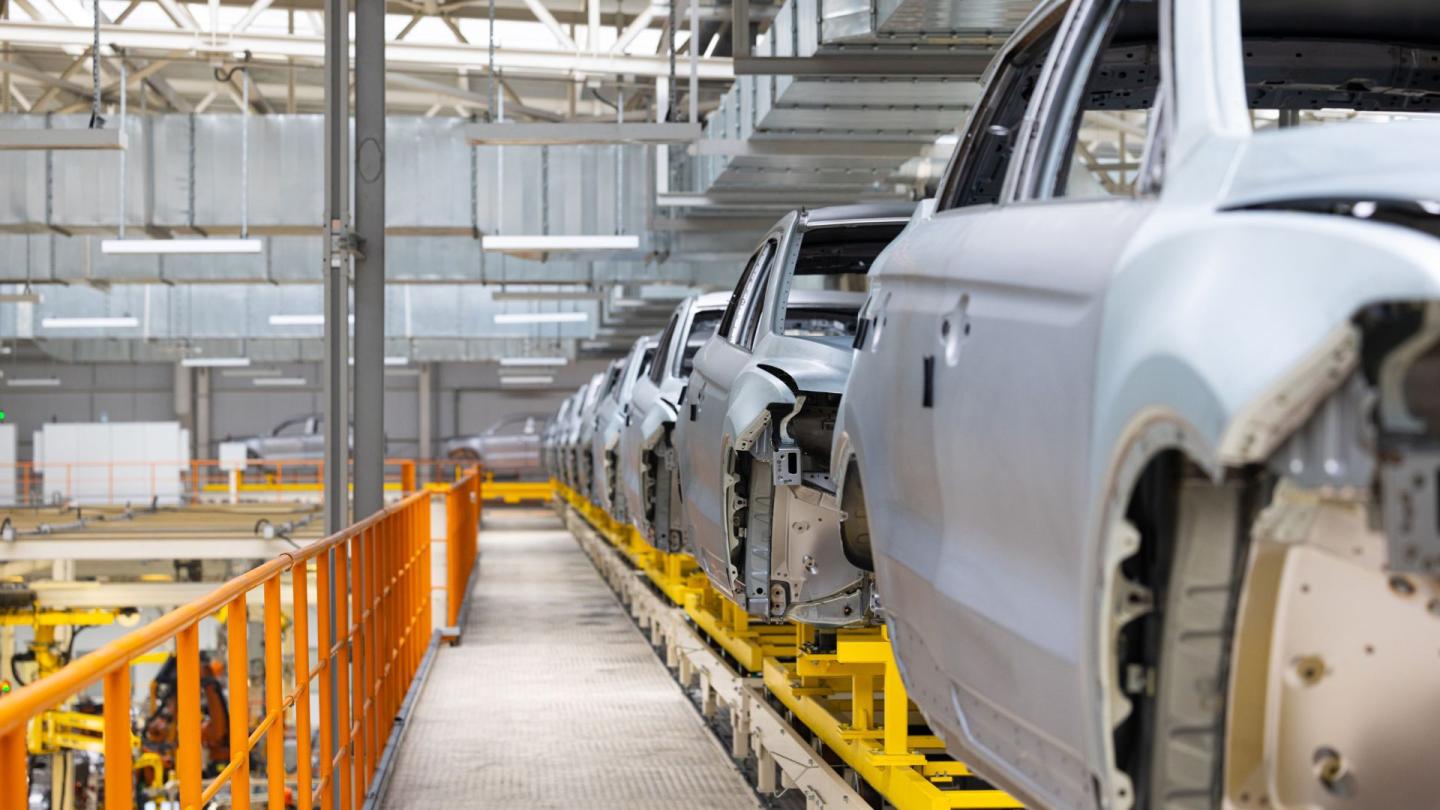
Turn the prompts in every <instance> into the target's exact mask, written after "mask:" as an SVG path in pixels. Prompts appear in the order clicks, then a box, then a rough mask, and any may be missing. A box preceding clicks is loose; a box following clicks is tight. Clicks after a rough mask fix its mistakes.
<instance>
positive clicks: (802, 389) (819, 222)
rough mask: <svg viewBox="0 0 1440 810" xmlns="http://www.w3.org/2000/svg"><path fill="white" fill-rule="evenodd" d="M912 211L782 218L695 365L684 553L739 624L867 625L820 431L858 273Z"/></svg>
mask: <svg viewBox="0 0 1440 810" xmlns="http://www.w3.org/2000/svg"><path fill="white" fill-rule="evenodd" d="M910 210H911V206H908V205H900V206H897V205H888V206H875V205H872V206H849V207H842V208H826V209H820V210H818V211H798V212H794V213H791V214H788V215H787V216H785V217H784V218H783V219H781V220H780V222H779V223H777V224H776V225H775V227H774V228H773V229H772V230H771V231H770V233H769V234H768V235H767V236H766V237H765V239H764V240H763V241H762V242H761V243H760V247H759V248H758V249H757V250H756V251H755V254H754V255H753V256H752V257H751V259H750V261H749V264H748V265H747V266H746V268H745V271H744V273H742V274H741V276H740V280H739V283H738V284H737V286H736V288H735V291H734V293H733V294H732V295H731V297H730V301H729V303H728V305H727V306H726V309H725V312H724V315H723V316H722V317H721V319H720V323H719V325H718V326H717V330H716V333H715V336H714V337H712V338H710V340H709V341H707V342H706V343H705V345H704V346H703V347H702V348H701V349H700V351H699V353H697V354H696V355H695V367H694V371H693V373H692V374H691V375H690V379H689V381H688V382H687V384H686V388H685V393H684V395H683V396H682V397H681V400H680V406H681V411H682V412H681V415H680V418H679V421H678V423H677V429H676V448H677V450H678V453H679V470H680V496H681V502H682V504H683V508H684V515H685V541H686V543H687V545H688V547H689V550H690V552H691V554H692V555H693V556H694V557H695V559H696V560H697V561H698V562H699V563H700V566H701V567H702V568H703V569H704V570H705V573H706V574H707V575H708V576H709V578H710V581H711V582H712V583H713V584H714V585H715V587H716V588H717V589H719V591H720V593H722V594H724V595H725V596H726V597H727V598H729V599H732V600H734V601H735V602H736V603H738V604H739V605H741V606H742V607H744V608H745V610H746V611H747V612H749V613H750V614H751V615H752V616H756V617H760V618H763V619H768V620H780V619H786V618H789V619H795V620H798V621H804V622H808V623H811V624H820V625H832V626H833V625H853V624H862V623H865V622H867V621H869V620H870V617H871V604H870V587H869V586H870V575H869V572H866V571H863V570H861V569H859V568H858V567H857V566H856V565H855V563H854V561H853V560H851V559H850V557H849V554H848V553H847V551H846V550H845V549H844V548H843V547H842V543H841V538H840V513H839V511H838V509H837V507H836V499H835V493H834V487H833V485H832V484H831V480H830V476H829V469H830V465H829V460H830V445H831V432H832V430H833V429H834V424H835V413H836V408H837V407H838V405H839V399H840V397H839V395H840V393H841V392H842V391H843V390H844V387H845V380H846V378H847V377H848V376H849V373H850V362H851V356H852V354H853V352H852V349H851V342H852V340H853V339H854V332H855V323H856V321H855V317H856V314H857V311H858V310H859V308H860V306H861V304H862V303H863V301H864V300H865V294H864V292H862V290H863V289H864V286H865V278H866V275H865V274H866V273H867V272H868V271H869V269H870V265H871V263H872V262H873V261H874V260H875V257H876V256H877V255H879V253H880V251H881V250H883V249H884V247H885V246H886V245H887V244H889V243H890V240H891V239H893V238H894V237H895V235H896V234H897V233H899V231H900V229H901V228H902V227H903V226H904V223H905V217H906V216H908V214H909V212H910Z"/></svg>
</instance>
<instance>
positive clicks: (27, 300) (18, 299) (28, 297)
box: [0, 292, 40, 304]
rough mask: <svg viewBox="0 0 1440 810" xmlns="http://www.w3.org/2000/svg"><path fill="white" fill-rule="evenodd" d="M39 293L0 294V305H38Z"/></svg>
mask: <svg viewBox="0 0 1440 810" xmlns="http://www.w3.org/2000/svg"><path fill="white" fill-rule="evenodd" d="M38 303H40V293H34V292H22V293H0V304H38Z"/></svg>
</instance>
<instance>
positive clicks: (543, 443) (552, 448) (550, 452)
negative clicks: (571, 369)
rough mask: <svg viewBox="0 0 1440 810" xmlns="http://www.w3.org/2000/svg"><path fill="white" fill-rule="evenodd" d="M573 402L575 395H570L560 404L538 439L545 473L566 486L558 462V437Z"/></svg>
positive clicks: (567, 418)
mask: <svg viewBox="0 0 1440 810" xmlns="http://www.w3.org/2000/svg"><path fill="white" fill-rule="evenodd" d="M574 401H575V395H574V394H571V395H570V396H568V397H566V398H565V400H564V401H563V402H561V403H560V408H559V409H558V410H556V411H555V416H554V418H552V419H551V420H550V421H549V422H547V423H546V424H545V432H544V434H542V436H541V439H540V458H541V461H542V463H543V464H544V465H545V473H546V474H547V475H549V476H550V477H551V478H553V479H555V480H557V481H560V482H562V483H565V484H566V485H567V486H568V484H569V481H568V480H567V479H566V477H565V471H564V468H563V465H562V464H561V461H560V435H561V434H562V433H563V432H564V430H565V427H566V425H567V424H568V420H569V418H570V406H571V404H572V403H573V402H574Z"/></svg>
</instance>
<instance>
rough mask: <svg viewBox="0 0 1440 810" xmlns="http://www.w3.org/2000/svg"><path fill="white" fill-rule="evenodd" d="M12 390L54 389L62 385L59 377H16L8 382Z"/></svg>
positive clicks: (6, 382)
mask: <svg viewBox="0 0 1440 810" xmlns="http://www.w3.org/2000/svg"><path fill="white" fill-rule="evenodd" d="M5 384H6V385H8V386H10V387H11V388H54V387H56V386H58V385H59V384H60V378H59V377H16V378H14V379H11V380H6V381H5Z"/></svg>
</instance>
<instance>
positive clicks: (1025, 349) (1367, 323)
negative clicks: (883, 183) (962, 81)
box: [686, 0, 1440, 808]
mask: <svg viewBox="0 0 1440 810" xmlns="http://www.w3.org/2000/svg"><path fill="white" fill-rule="evenodd" d="M1117 10H1118V11H1117ZM1117 13H1120V14H1124V15H1126V16H1125V17H1123V18H1121V19H1120V22H1119V23H1116V22H1115V20H1116V17H1115V15H1116V14H1117ZM1132 14H1133V15H1134V16H1130V15H1132ZM1157 15H1158V19H1159V20H1160V21H1163V23H1164V24H1157V23H1156V19H1157ZM1436 61H1440V8H1437V6H1436V4H1433V3H1421V2H1410V0H1398V1H1397V2H1392V1H1391V0H1380V1H1379V2H1375V3H1367V4H1361V5H1344V4H1339V3H1315V4H1301V3H1292V2H1286V1H1285V0H1246V1H1245V2H1243V3H1239V2H1236V0H1217V2H1204V3H1199V2H1197V3H1191V2H1181V1H1180V0H1161V1H1160V2H1149V3H1116V2H1092V1H1091V0H1083V1H1077V2H1073V3H1062V2H1048V3H1042V4H1041V6H1040V7H1039V8H1038V9H1037V10H1036V12H1035V14H1034V15H1032V17H1031V18H1030V20H1029V22H1027V23H1026V25H1025V26H1023V27H1022V28H1021V29H1020V30H1019V31H1018V32H1017V34H1016V35H1015V37H1013V38H1012V39H1011V42H1010V44H1009V45H1007V46H1006V48H1005V50H1004V51H1003V52H1002V54H1001V56H1000V58H999V59H998V60H997V62H996V63H995V64H994V65H993V66H992V68H991V71H990V73H989V75H988V79H987V86H986V89H985V93H984V95H983V97H982V100H981V102H980V105H979V106H978V107H977V108H976V110H975V111H974V112H973V113H972V115H971V118H970V122H969V125H968V128H967V130H966V131H965V132H964V133H963V134H962V136H961V138H960V143H959V146H958V147H957V152H956V155H955V157H954V159H953V160H952V162H951V165H950V167H949V168H948V169H947V171H946V174H945V176H944V178H943V180H942V182H941V185H940V189H941V190H940V194H939V196H938V197H937V199H935V200H931V201H927V202H926V203H924V204H922V207H921V208H920V210H918V211H917V213H916V215H915V217H914V218H913V220H912V222H911V223H910V225H909V226H908V227H907V229H906V231H905V233H904V234H902V235H901V236H900V237H899V238H898V239H897V240H896V241H895V242H894V244H892V245H891V247H890V248H889V250H888V251H887V252H886V254H885V255H884V256H883V257H882V258H881V260H880V261H878V262H877V263H876V267H875V270H874V271H873V272H872V287H871V294H870V298H869V300H868V302H867V304H866V309H865V312H864V313H863V318H862V326H861V339H859V340H857V355H856V359H855V362H854V369H853V373H852V375H851V377H850V380H849V384H848V387H847V389H846V392H845V395H844V398H843V402H842V406H841V409H840V422H839V425H838V426H837V429H836V431H835V444H834V447H833V450H832V460H831V462H830V464H831V468H832V469H833V470H835V472H836V475H837V476H839V478H840V480H839V481H838V482H837V488H838V489H839V490H840V492H841V505H842V510H843V511H845V512H846V513H847V520H846V530H845V531H846V532H847V533H850V532H852V531H853V533H854V534H855V536H856V537H863V538H864V544H865V546H866V547H867V549H868V552H869V556H870V557H871V558H872V559H871V562H872V563H873V568H874V572H875V575H876V587H877V591H878V599H879V602H880V604H881V605H882V608H883V613H884V616H885V619H886V621H887V623H888V625H889V629H890V635H891V639H892V643H893V645H894V648H895V652H896V655H897V657H898V659H899V661H900V664H901V667H902V670H903V672H904V675H905V678H906V682H907V686H908V688H909V694H910V696H911V697H912V699H914V700H915V701H916V703H917V705H918V706H919V707H920V708H921V709H922V710H923V711H924V714H925V716H926V718H927V720H928V721H929V723H930V725H931V727H932V728H933V729H934V730H935V731H936V732H937V733H938V734H939V735H940V736H941V737H942V738H943V739H944V741H945V743H946V746H947V748H948V749H949V750H950V751H951V752H952V753H953V754H954V755H955V756H956V757H958V758H960V759H963V760H964V761H965V762H966V763H967V764H968V765H970V766H971V767H973V768H974V769H975V770H976V772H978V773H980V774H982V775H984V776H985V777H986V778H988V779H990V780H992V781H995V782H997V783H999V784H1000V785H1001V786H1003V787H1004V788H1006V789H1007V790H1009V791H1010V792H1012V793H1014V794H1015V795H1016V796H1017V797H1019V798H1021V799H1022V800H1023V801H1024V802H1025V803H1026V805H1027V806H1032V807H1065V808H1070V807H1085V808H1092V807H1106V808H1125V807H1131V806H1141V807H1152V808H1159V807H1166V808H1169V807H1196V808H1201V807H1218V806H1222V802H1223V806H1225V807H1237V808H1239V807H1258V806H1268V807H1273V808H1281V807H1283V808H1300V807H1304V808H1329V807H1358V806H1366V807H1381V806H1421V805H1425V804H1428V803H1432V802H1433V800H1434V796H1436V795H1440V784H1437V781H1440V777H1437V774H1436V769H1435V768H1433V767H1430V766H1429V760H1430V759H1433V757H1432V755H1431V754H1430V753H1429V752H1431V751H1433V750H1434V748H1435V747H1436V745H1437V744H1440V740H1437V729H1440V725H1437V724H1436V723H1435V722H1434V711H1433V710H1434V707H1435V706H1437V705H1440V703H1437V700H1440V687H1437V686H1436V684H1437V683H1440V681H1437V680H1436V679H1435V677H1434V676H1435V667H1436V664H1437V661H1436V655H1435V650H1436V649H1440V638H1437V635H1440V622H1435V621H1434V617H1433V616H1432V617H1430V622H1429V624H1426V623H1425V621H1424V616H1422V615H1421V614H1423V613H1424V611H1422V610H1419V609H1418V608H1419V602H1424V601H1425V600H1424V599H1421V600H1419V602H1417V601H1415V599H1414V596H1413V594H1415V593H1417V592H1419V591H1421V590H1423V591H1424V592H1425V593H1427V594H1434V593H1437V592H1440V585H1437V578H1436V574H1437V570H1440V524H1437V523H1436V522H1435V521H1434V520H1433V519H1432V518H1433V516H1434V515H1435V509H1436V507H1434V506H1433V504H1434V503H1435V502H1436V495H1435V487H1436V486H1437V485H1436V484H1435V483H1433V482H1434V481H1435V477H1434V476H1435V472H1436V470H1437V469H1440V450H1437V448H1440V416H1437V405H1436V400H1437V398H1440V397H1437V392H1440V348H1437V346H1440V304H1437V302H1440V238H1437V236H1440V203H1437V202H1436V200H1437V199H1440V121H1436V120H1435V119H1434V116H1433V113H1435V112H1436V111H1440V72H1435V71H1425V72H1420V71H1418V70H1416V69H1413V68H1412V67H1410V66H1412V65H1418V64H1427V65H1428V64H1433V63H1434V62H1436ZM1401 75H1403V76H1404V77H1405V78H1404V79H1403V80H1397V79H1396V77H1397V76H1401ZM1152 102H1153V104H1152ZM1328 110H1335V111H1336V112H1335V113H1331V112H1327V111H1328ZM1354 110H1360V111H1362V112H1356V113H1352V112H1349V111H1354ZM1365 111H1368V113H1366V112H1365ZM1272 113H1273V116H1272ZM1366 114H1368V115H1371V116H1377V115H1378V116H1382V117H1391V116H1399V117H1413V118H1418V119H1421V120H1406V121H1387V122H1386V123H1383V124H1381V123H1365V122H1364V119H1365V117H1366ZM1417 114H1418V115H1417ZM1424 114H1430V117H1429V118H1428V120H1427V119H1426V115H1424ZM1346 118H1357V119H1360V120H1356V121H1352V122H1348V123H1344V122H1341V121H1342V120H1343V119H1346ZM1142 119H1143V120H1142ZM1117 122H1118V123H1117ZM1255 122H1259V123H1258V124H1257V123H1255ZM1272 124H1273V125H1272ZM1272 130H1273V131H1272ZM1120 133H1124V134H1123V135H1121V134H1120ZM1097 144H1098V145H1099V146H1100V147H1103V149H1100V148H1097ZM1087 153H1088V154H1087ZM1107 155H1108V156H1109V157H1108V158H1107ZM1077 166H1079V167H1080V171H1077ZM1086 175H1088V177H1087V176H1086ZM1085 186H1092V187H1096V188H1102V189H1104V190H1105V191H1107V192H1109V193H1108V194H1105V195H1101V196H1099V198H1096V197H1095V196H1094V195H1086V194H1084V193H1083V192H1082V187H1085ZM1407 473H1408V474H1411V475H1412V477H1407ZM1427 481H1429V482H1431V483H1426V482H1427ZM686 495H687V497H689V496H690V493H689V492H688V491H687V492H686ZM1422 502H1425V503H1429V504H1431V506H1424V507H1421V506H1419V505H1418V504H1420V503H1422ZM1416 509H1419V510H1421V512H1423V513H1424V514H1425V515H1426V517H1425V518H1423V519H1420V520H1419V522H1418V523H1417V522H1416V518H1417V515H1418V514H1419V513H1418V512H1416V511H1415V510H1416ZM852 527H853V528H852ZM1422 548H1423V549H1428V550H1429V551H1421V549H1422ZM1432 552H1433V553H1432ZM1307 594H1308V596H1307ZM1429 604H1431V605H1434V604H1436V603H1435V602H1430V603H1429ZM1420 649H1423V650H1424V651H1425V653H1424V655H1425V656H1427V659H1426V660H1425V661H1424V662H1422V661H1421V658H1420V655H1421V654H1420V653H1419V652H1418V650H1420ZM1411 650H1416V651H1417V652H1415V653H1414V654H1413V655H1412V654H1411V652H1410V651H1411ZM1417 668H1423V669H1424V670H1425V671H1426V672H1428V673H1430V674H1429V675H1428V676H1426V678H1423V679H1422V678H1411V677H1408V676H1406V675H1404V674H1402V673H1408V672H1413V671H1416V669H1417ZM1342 706H1345V707H1349V708H1346V709H1341V707H1342ZM1362 707H1363V708H1362ZM1417 711H1419V712H1420V714H1419V715H1417V714H1416V713H1415V712H1417Z"/></svg>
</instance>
